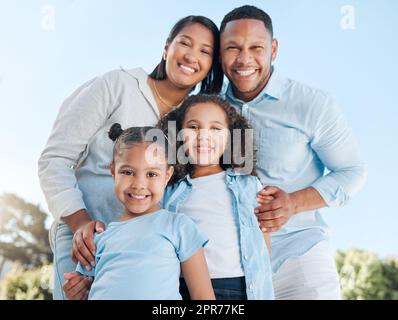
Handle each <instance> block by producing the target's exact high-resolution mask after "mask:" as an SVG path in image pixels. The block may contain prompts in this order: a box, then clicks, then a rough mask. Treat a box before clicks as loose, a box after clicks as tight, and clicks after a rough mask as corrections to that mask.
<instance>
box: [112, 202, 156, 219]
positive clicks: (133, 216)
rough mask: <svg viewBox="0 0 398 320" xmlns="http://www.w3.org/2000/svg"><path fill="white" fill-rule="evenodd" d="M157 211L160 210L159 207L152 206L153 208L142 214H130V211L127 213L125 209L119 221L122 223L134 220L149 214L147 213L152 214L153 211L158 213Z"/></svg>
mask: <svg viewBox="0 0 398 320" xmlns="http://www.w3.org/2000/svg"><path fill="white" fill-rule="evenodd" d="M158 210H160V207H159V205H156V206H154V207H152V208H150V209H148V210H147V211H145V212H142V213H135V212H131V211H129V210H127V209H126V208H125V209H124V212H123V214H122V215H121V216H120V218H119V221H120V222H123V221H127V220H131V219H134V218H138V217H142V216H145V215H146V214H149V213H152V212H155V211H158Z"/></svg>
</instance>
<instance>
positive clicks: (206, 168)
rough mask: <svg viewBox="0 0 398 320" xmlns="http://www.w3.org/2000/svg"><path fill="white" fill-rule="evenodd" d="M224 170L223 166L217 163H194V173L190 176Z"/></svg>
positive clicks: (201, 175) (206, 174) (203, 175)
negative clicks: (200, 164) (201, 164)
mask: <svg viewBox="0 0 398 320" xmlns="http://www.w3.org/2000/svg"><path fill="white" fill-rule="evenodd" d="M222 171H224V169H223V168H221V166H220V165H219V164H215V165H210V166H198V165H196V166H195V168H194V173H193V176H192V178H199V177H205V176H210V175H212V174H216V173H220V172H222Z"/></svg>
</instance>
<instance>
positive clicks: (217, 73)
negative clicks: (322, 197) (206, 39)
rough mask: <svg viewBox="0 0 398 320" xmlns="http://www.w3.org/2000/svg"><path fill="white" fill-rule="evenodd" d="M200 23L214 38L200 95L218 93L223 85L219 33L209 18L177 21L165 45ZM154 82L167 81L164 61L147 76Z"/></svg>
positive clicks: (196, 17)
mask: <svg viewBox="0 0 398 320" xmlns="http://www.w3.org/2000/svg"><path fill="white" fill-rule="evenodd" d="M195 23H200V24H201V25H203V26H205V27H206V28H207V29H209V30H210V31H211V33H212V34H213V38H214V50H213V63H212V65H211V69H210V71H209V73H208V74H207V76H206V78H204V79H203V80H202V82H201V83H200V92H201V93H219V92H220V90H221V88H222V83H223V78H224V75H223V72H222V69H221V63H220V57H219V51H220V33H219V31H218V28H217V26H216V24H215V23H214V22H213V21H211V20H210V19H209V18H206V17H203V16H188V17H185V18H182V19H181V20H179V21H178V22H177V23H176V24H175V25H174V27H173V28H172V29H171V31H170V34H169V36H168V37H167V40H166V44H170V43H171V42H172V41H173V40H174V38H175V37H176V36H177V35H178V34H179V33H180V32H181V30H182V29H184V28H185V27H187V26H189V25H192V24H195ZM149 76H150V77H151V78H152V79H154V80H165V79H167V74H166V61H165V60H164V59H163V57H162V59H161V60H160V63H159V64H158V65H157V66H156V67H155V69H154V70H153V71H152V73H151V74H150V75H149Z"/></svg>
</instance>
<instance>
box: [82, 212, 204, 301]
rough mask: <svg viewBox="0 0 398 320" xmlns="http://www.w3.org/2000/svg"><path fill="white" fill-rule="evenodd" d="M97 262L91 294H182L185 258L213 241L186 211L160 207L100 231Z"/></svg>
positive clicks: (168, 296) (172, 296)
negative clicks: (176, 211) (178, 212)
mask: <svg viewBox="0 0 398 320" xmlns="http://www.w3.org/2000/svg"><path fill="white" fill-rule="evenodd" d="M94 240H95V244H96V247H97V252H96V256H95V261H96V265H95V268H94V269H93V270H91V271H90V272H87V271H86V270H85V269H84V267H82V266H81V265H80V264H79V265H78V266H77V269H76V271H78V272H79V273H81V274H84V275H89V276H94V277H95V278H94V282H93V284H92V286H91V290H90V294H89V297H88V298H89V299H93V300H115V299H117V300H140V299H145V300H146V299H148V300H149V299H151V300H152V299H153V300H181V295H180V293H179V277H180V270H181V269H180V263H181V262H184V261H186V260H188V259H189V258H190V257H191V256H192V255H193V254H194V253H195V252H196V251H197V250H198V249H199V248H201V247H204V246H205V245H206V243H207V242H208V239H207V237H206V236H205V235H204V234H203V233H201V232H200V231H199V230H198V228H197V227H196V225H195V223H194V222H193V221H192V220H191V219H190V218H189V217H187V216H185V215H183V214H177V213H172V212H169V211H167V210H159V211H156V212H152V213H149V214H146V215H143V216H140V217H137V218H134V219H131V220H127V221H123V222H111V223H110V224H109V226H108V228H107V229H106V230H105V231H104V232H103V233H101V234H96V235H95V238H94Z"/></svg>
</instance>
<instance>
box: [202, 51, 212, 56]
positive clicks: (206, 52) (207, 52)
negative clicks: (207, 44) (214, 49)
mask: <svg viewBox="0 0 398 320" xmlns="http://www.w3.org/2000/svg"><path fill="white" fill-rule="evenodd" d="M201 52H202V53H204V54H207V55H208V56H210V55H211V53H210V52H209V51H206V50H201Z"/></svg>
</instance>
